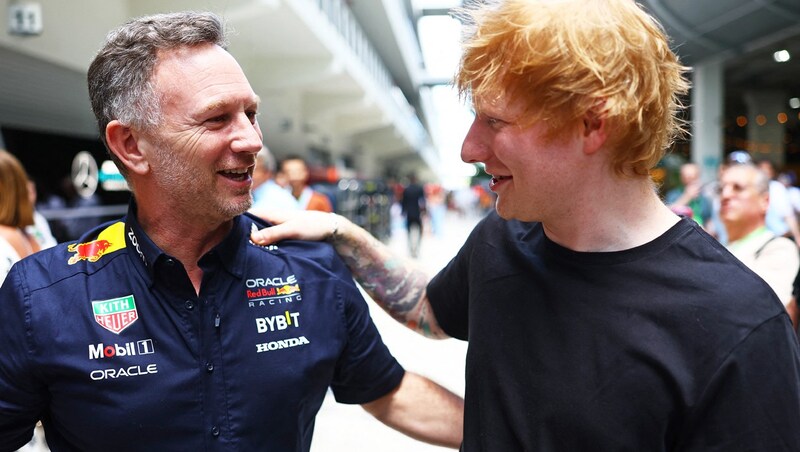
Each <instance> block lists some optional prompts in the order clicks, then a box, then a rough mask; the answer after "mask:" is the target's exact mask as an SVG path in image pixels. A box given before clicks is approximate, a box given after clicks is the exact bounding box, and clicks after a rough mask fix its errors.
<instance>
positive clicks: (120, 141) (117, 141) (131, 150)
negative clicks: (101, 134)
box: [106, 119, 150, 174]
mask: <svg viewBox="0 0 800 452" xmlns="http://www.w3.org/2000/svg"><path fill="white" fill-rule="evenodd" d="M106 143H108V148H109V149H110V150H111V152H113V153H114V155H116V156H117V158H118V159H119V161H120V162H122V164H123V165H125V167H126V168H128V171H131V172H134V173H138V174H144V173H146V172H147V171H148V170H149V168H150V165H149V163H148V161H147V156H146V155H145V153H144V152H142V150H141V149H140V147H139V137H138V136H137V135H136V134H135V133H134V131H133V130H132V129H131V128H130V127H128V126H125V125H123V124H122V123H121V122H119V121H118V120H116V119H115V120H113V121H111V122H109V123H108V125H107V126H106Z"/></svg>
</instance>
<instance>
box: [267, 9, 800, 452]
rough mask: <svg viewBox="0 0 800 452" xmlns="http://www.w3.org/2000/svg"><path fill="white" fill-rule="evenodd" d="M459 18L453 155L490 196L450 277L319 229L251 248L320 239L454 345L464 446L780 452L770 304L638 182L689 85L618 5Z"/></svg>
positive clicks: (783, 388) (779, 375)
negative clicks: (460, 141) (487, 184)
mask: <svg viewBox="0 0 800 452" xmlns="http://www.w3.org/2000/svg"><path fill="white" fill-rule="evenodd" d="M476 8H477V9H474V10H472V11H470V14H469V17H467V18H466V19H465V22H467V23H472V24H473V25H474V29H473V30H472V31H471V33H470V34H469V38H468V39H467V40H466V42H465V44H464V54H463V56H462V60H461V66H460V69H459V72H458V74H457V75H456V86H457V87H458V88H459V89H460V90H461V92H462V93H464V94H465V95H468V96H469V98H470V99H471V101H472V104H473V106H474V107H475V111H476V116H475V121H474V123H473V124H472V127H471V128H470V130H469V132H468V134H467V137H466V138H465V141H464V145H463V148H462V151H461V155H462V159H463V160H464V161H466V162H471V163H482V164H483V165H485V168H486V172H487V173H489V174H491V175H492V176H493V179H492V184H491V186H492V190H494V192H495V193H497V196H498V198H497V204H496V213H492V214H490V215H489V216H488V217H487V218H485V219H484V220H483V221H482V222H481V223H480V224H479V225H478V226H476V228H475V230H474V231H473V232H472V234H471V235H470V237H469V238H468V239H467V242H466V243H465V244H464V247H463V248H462V249H461V250H460V251H459V253H458V255H457V256H456V257H455V258H454V259H453V260H452V261H451V262H450V264H448V266H447V267H446V268H445V269H444V270H442V271H441V272H440V273H439V274H438V275H437V276H436V277H434V278H433V279H432V280H430V281H429V280H428V278H427V277H426V276H425V275H424V274H423V273H421V272H418V271H415V270H414V269H412V268H409V267H405V266H403V265H400V263H399V262H398V261H397V259H395V258H393V257H392V256H391V255H390V254H389V252H388V250H387V249H386V248H385V247H381V246H380V244H379V243H378V242H377V241H376V240H374V239H371V238H370V237H369V236H368V234H365V232H364V231H363V230H359V229H357V228H356V227H355V226H354V225H352V224H351V223H349V222H346V221H345V220H344V219H343V218H341V217H338V216H336V215H327V216H325V215H320V214H317V217H314V218H308V217H304V218H303V220H301V221H297V222H290V223H286V224H283V225H279V226H275V227H271V228H268V229H265V230H263V231H260V232H258V233H255V234H254V235H253V238H254V240H256V241H257V242H261V243H269V242H274V241H276V240H279V239H282V238H286V237H292V236H304V237H308V238H322V237H328V238H330V239H331V240H332V241H333V243H335V245H336V249H337V251H338V252H339V253H340V254H341V255H342V256H343V257H344V258H345V260H346V262H348V265H349V266H350V267H351V268H352V269H354V270H355V271H356V277H357V278H358V279H359V281H360V282H361V283H362V285H363V286H364V287H365V288H367V289H368V290H369V291H370V292H371V295H372V296H373V298H374V299H375V300H376V301H378V302H379V303H382V304H383V306H384V308H385V309H387V310H388V311H389V312H390V313H392V315H394V317H395V318H396V319H398V320H399V321H401V322H403V323H405V324H407V325H408V326H410V327H411V328H413V329H415V330H416V331H419V332H422V333H424V334H426V335H428V336H432V337H442V336H445V335H449V336H453V337H456V338H460V339H464V340H469V342H470V344H469V351H468V353H467V369H466V396H465V402H466V411H465V425H464V428H465V432H464V447H463V450H465V451H470V452H471V451H511V450H514V451H517V450H526V451H533V450H540V451H545V450H546V451H583V450H591V451H619V450H631V451H633V450H636V451H645V450H646V451H745V450H748V451H750V450H770V451H795V450H800V354H798V344H797V340H796V337H795V333H794V332H793V331H792V328H791V325H790V322H789V318H788V316H787V315H786V311H785V309H783V307H782V306H781V304H780V302H779V301H778V299H777V297H776V296H775V294H774V292H773V291H772V289H770V287H769V286H768V285H767V284H766V283H765V282H764V281H763V280H762V279H761V278H759V277H758V276H757V275H755V274H754V273H753V272H751V271H749V270H747V269H746V268H745V267H744V266H743V265H742V264H741V263H740V262H739V261H738V260H736V259H735V258H734V257H733V256H732V255H731V254H730V253H729V252H728V251H726V250H725V249H724V248H723V247H722V246H721V245H720V244H719V243H718V242H717V241H716V240H714V239H713V238H712V237H710V236H709V235H708V234H706V233H705V232H704V231H703V230H702V228H700V226H699V225H697V224H696V223H695V222H694V221H688V220H684V219H680V218H679V217H677V216H676V215H674V214H673V213H672V212H671V211H670V209H669V208H667V207H666V206H665V205H664V204H663V203H662V202H661V200H660V199H659V197H658V195H657V193H656V190H655V188H654V187H653V183H652V182H651V180H650V178H649V176H648V170H649V169H651V168H652V167H653V166H654V165H656V163H657V162H658V161H659V160H660V159H661V157H662V156H663V154H664V151H665V149H666V148H667V147H668V146H669V144H670V141H671V138H672V137H673V136H675V134H676V133H678V131H679V128H680V127H679V122H678V119H677V112H678V110H679V108H680V103H679V100H678V99H679V96H681V95H683V94H685V93H686V91H687V89H688V85H687V82H686V80H685V79H684V77H683V75H682V73H683V72H684V71H685V68H684V67H682V66H681V64H680V63H679V61H678V59H677V57H676V56H675V55H674V54H673V52H672V51H671V50H670V48H669V43H668V41H667V39H666V37H665V35H664V32H663V30H662V28H661V27H660V26H659V25H658V24H657V23H656V22H655V20H654V19H653V18H652V17H650V16H648V15H647V14H646V13H645V12H644V11H643V10H641V9H640V8H639V7H638V6H637V5H636V3H635V2H633V1H631V0H604V1H581V0H563V1H535V0H506V1H502V2H491V3H488V4H486V5H484V6H479V7H476ZM325 218H327V221H326V220H325Z"/></svg>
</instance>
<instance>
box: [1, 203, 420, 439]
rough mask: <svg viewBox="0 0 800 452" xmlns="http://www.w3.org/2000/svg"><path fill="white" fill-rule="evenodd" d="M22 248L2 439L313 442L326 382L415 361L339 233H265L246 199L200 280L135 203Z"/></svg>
mask: <svg viewBox="0 0 800 452" xmlns="http://www.w3.org/2000/svg"><path fill="white" fill-rule="evenodd" d="M135 209H136V207H135V205H134V204H132V205H131V209H130V210H129V212H128V215H127V217H125V218H124V219H122V220H121V221H119V222H112V223H109V224H105V225H103V226H100V227H98V228H96V229H95V230H93V231H90V232H89V233H87V234H86V235H84V236H83V237H82V238H81V239H80V240H78V241H77V242H75V243H71V244H61V245H59V246H57V247H55V248H51V249H49V250H46V251H43V252H41V253H37V254H35V255H34V256H32V257H30V258H28V259H25V260H23V261H21V262H20V263H18V264H17V265H16V266H15V267H14V268H13V269H12V270H11V272H10V273H9V275H8V277H7V278H6V281H5V283H4V285H3V287H2V289H0V301H1V302H0V318H2V320H3V326H2V328H0V344H3V345H2V351H0V450H16V449H17V448H19V447H21V446H22V445H24V444H25V443H26V442H27V441H28V440H29V439H30V436H31V433H32V429H33V426H34V424H35V423H36V421H37V420H38V419H42V421H43V423H44V426H45V433H46V436H47V441H48V443H49V446H50V448H51V450H53V451H73V450H80V451H101V450H115V451H127V450H163V451H166V450H207V451H213V450H275V451H307V450H309V448H310V444H311V437H312V433H313V429H314V418H315V415H316V414H317V412H318V410H319V408H320V406H321V404H322V401H323V399H324V397H325V394H326V391H327V390H328V388H329V387H330V388H331V389H332V390H333V394H334V396H335V397H336V400H337V401H339V402H342V403H350V404H361V403H366V402H370V401H373V400H375V399H377V398H380V397H381V396H383V395H385V394H387V393H389V392H390V391H391V390H393V389H394V388H396V387H397V386H398V384H399V383H400V380H401V379H402V378H403V375H404V370H403V368H402V367H401V366H400V365H399V364H398V363H397V361H396V360H395V359H394V358H393V357H392V356H391V354H390V353H389V351H388V350H387V348H386V347H385V345H384V344H383V342H382V341H381V338H380V335H379V334H378V331H377V330H376V328H375V326H374V324H373V323H372V320H371V319H370V316H369V312H368V308H367V305H366V302H365V301H364V299H363V297H362V296H361V294H360V292H359V291H358V289H357V288H356V286H355V284H354V283H353V280H352V277H351V276H350V273H349V272H348V270H347V269H346V267H345V266H344V264H343V263H342V262H341V260H340V259H339V258H338V256H337V255H336V253H335V252H334V251H333V248H332V247H331V246H330V245H328V244H325V243H317V242H299V241H286V242H281V243H280V244H278V245H274V246H266V247H262V246H257V245H255V244H253V243H252V242H250V241H249V235H250V232H251V229H252V228H253V227H256V228H262V227H264V226H266V225H265V224H264V223H262V222H261V221H260V220H257V219H256V218H254V217H250V216H248V215H243V216H239V217H237V218H235V219H234V222H233V228H232V230H231V232H230V233H229V234H228V236H227V237H226V238H225V239H224V240H223V241H222V243H220V244H219V245H218V246H216V247H215V248H214V249H212V250H211V251H210V252H208V253H207V254H206V255H205V256H203V257H202V259H201V260H200V262H199V264H200V266H201V267H202V269H203V271H204V276H203V281H202V285H201V292H200V294H199V295H197V294H196V293H195V290H194V288H193V286H192V284H191V282H190V280H189V278H188V276H187V274H186V272H185V271H184V269H183V266H182V265H180V263H179V262H178V261H177V260H176V259H175V258H173V257H170V256H169V255H167V254H165V253H164V252H163V251H161V250H160V249H159V248H158V247H157V246H156V245H155V244H154V243H153V242H152V241H151V240H150V238H149V237H148V236H147V235H146V234H145V233H144V232H143V230H142V229H141V227H140V225H139V224H138V223H137V221H136V218H135Z"/></svg>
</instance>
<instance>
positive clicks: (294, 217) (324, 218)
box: [250, 211, 337, 245]
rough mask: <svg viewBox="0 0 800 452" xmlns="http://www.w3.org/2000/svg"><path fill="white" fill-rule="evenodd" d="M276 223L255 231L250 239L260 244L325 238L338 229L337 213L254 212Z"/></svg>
mask: <svg viewBox="0 0 800 452" xmlns="http://www.w3.org/2000/svg"><path fill="white" fill-rule="evenodd" d="M253 214H255V215H257V216H259V217H261V218H263V219H265V220H267V221H269V222H270V223H273V224H275V226H271V227H268V228H264V229H261V230H260V231H254V232H253V233H252V234H250V239H251V240H252V241H253V243H256V244H258V245H270V244H273V243H275V242H279V241H281V240H287V239H300V240H325V239H326V238H327V237H328V236H330V234H331V232H332V231H334V230H335V229H336V224H337V223H336V221H337V220H336V218H337V216H336V215H333V214H330V213H327V212H316V211H297V212H272V211H270V212H253Z"/></svg>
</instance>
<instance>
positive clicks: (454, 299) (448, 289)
mask: <svg viewBox="0 0 800 452" xmlns="http://www.w3.org/2000/svg"><path fill="white" fill-rule="evenodd" d="M476 231H477V228H476V230H475V231H473V232H472V234H471V235H470V237H469V238H468V239H467V241H466V242H465V243H464V246H463V247H461V249H460V250H459V251H458V253H457V254H456V256H455V257H454V258H453V259H452V260H451V261H450V262H449V263H448V264H447V266H445V268H444V269H442V270H441V271H440V272H439V273H438V274H437V275H436V276H434V277H433V279H431V281H430V283H428V287H427V289H426V293H427V296H428V301H429V302H430V304H431V308H432V309H433V314H434V316H435V317H436V322H437V323H438V324H439V326H440V327H442V329H443V330H444V332H445V333H447V335H449V336H450V337H454V338H456V339H461V340H467V336H468V334H469V264H470V259H471V256H472V250H473V243H474V242H475V241H476V240H478V239H477V232H476Z"/></svg>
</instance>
